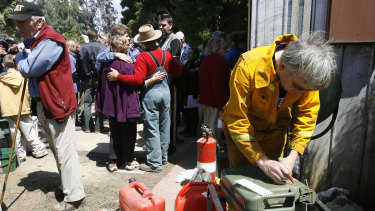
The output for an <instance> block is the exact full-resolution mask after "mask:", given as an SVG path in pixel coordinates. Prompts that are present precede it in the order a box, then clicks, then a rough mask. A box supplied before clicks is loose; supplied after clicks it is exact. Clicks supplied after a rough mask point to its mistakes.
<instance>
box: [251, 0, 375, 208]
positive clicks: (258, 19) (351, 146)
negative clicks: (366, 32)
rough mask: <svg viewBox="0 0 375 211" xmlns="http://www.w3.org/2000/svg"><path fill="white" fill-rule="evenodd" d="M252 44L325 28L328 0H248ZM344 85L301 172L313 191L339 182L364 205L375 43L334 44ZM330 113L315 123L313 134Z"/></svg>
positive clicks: (372, 147) (369, 196)
mask: <svg viewBox="0 0 375 211" xmlns="http://www.w3.org/2000/svg"><path fill="white" fill-rule="evenodd" d="M251 2H252V5H251V8H252V14H251V20H252V21H251V38H250V41H251V43H250V45H251V48H254V47H257V46H262V45H269V44H270V43H272V41H273V40H274V39H275V38H276V37H277V36H279V35H282V34H286V33H294V34H296V35H297V36H299V35H301V34H302V33H304V32H309V31H318V30H324V31H327V30H328V26H329V18H330V17H329V13H330V1H329V0H252V1H251ZM335 47H336V55H337V64H338V72H339V74H340V76H341V79H342V80H341V81H342V85H343V89H342V99H341V100H340V105H339V106H340V109H339V113H338V116H337V119H336V121H335V124H334V127H333V128H332V129H331V131H330V132H328V133H327V134H326V135H324V136H323V137H321V138H319V139H316V140H313V141H311V142H310V143H309V145H308V148H307V151H306V154H305V156H304V160H303V161H304V168H303V178H307V179H309V181H310V185H311V186H312V187H313V188H314V189H315V190H316V191H317V192H319V191H323V190H326V189H328V188H330V187H341V188H345V189H348V190H349V191H350V194H351V197H352V199H353V200H355V201H356V202H357V203H359V204H360V205H362V206H363V207H364V208H366V209H370V206H371V205H370V203H371V204H372V201H371V200H374V199H375V192H374V191H373V190H375V180H374V179H372V175H375V71H374V69H375V56H374V55H375V44H374V43H360V44H354V43H346V44H335ZM329 121H330V118H329V119H328V120H326V121H324V122H323V123H321V124H320V125H318V126H317V127H316V130H315V134H317V133H319V131H322V130H323V129H324V128H326V126H327V125H328V124H329Z"/></svg>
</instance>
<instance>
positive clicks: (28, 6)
mask: <svg viewBox="0 0 375 211" xmlns="http://www.w3.org/2000/svg"><path fill="white" fill-rule="evenodd" d="M31 16H44V13H43V11H42V9H41V8H40V7H39V6H38V5H36V4H33V3H31V2H20V3H18V4H17V5H16V6H15V7H14V9H13V13H12V15H11V16H10V17H9V18H8V19H13V20H16V21H24V20H27V19H29V18H30V17H31Z"/></svg>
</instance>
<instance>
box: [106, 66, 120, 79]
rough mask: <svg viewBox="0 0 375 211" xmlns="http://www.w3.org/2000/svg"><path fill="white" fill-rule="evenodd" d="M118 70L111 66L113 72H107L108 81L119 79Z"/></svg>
mask: <svg viewBox="0 0 375 211" xmlns="http://www.w3.org/2000/svg"><path fill="white" fill-rule="evenodd" d="M118 74H119V73H118V71H117V70H115V69H113V68H111V72H109V73H108V74H107V79H108V81H117V76H118Z"/></svg>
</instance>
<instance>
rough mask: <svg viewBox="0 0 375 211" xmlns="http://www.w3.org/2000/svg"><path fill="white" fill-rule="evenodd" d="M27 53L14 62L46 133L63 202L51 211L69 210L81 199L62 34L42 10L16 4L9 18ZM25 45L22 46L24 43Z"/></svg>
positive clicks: (70, 85)
mask: <svg viewBox="0 0 375 211" xmlns="http://www.w3.org/2000/svg"><path fill="white" fill-rule="evenodd" d="M9 19H13V20H15V22H16V27H17V29H18V30H19V32H20V34H21V37H23V38H24V39H25V41H24V42H26V43H29V44H28V45H29V46H30V50H31V51H30V52H29V53H28V55H26V58H25V59H23V60H21V61H20V62H19V63H18V68H19V70H20V71H21V73H22V74H23V75H24V76H26V77H29V91H30V95H31V96H32V98H33V100H34V101H36V102H37V103H36V110H37V115H38V119H39V121H40V123H41V125H42V127H43V129H44V130H45V132H46V135H47V137H48V142H49V145H50V147H51V150H52V152H53V154H54V157H55V159H56V163H57V168H58V170H59V173H60V176H61V183H62V188H63V193H64V195H65V197H64V201H63V202H61V203H60V204H58V205H57V206H55V207H54V210H73V209H75V208H77V207H79V206H80V205H81V204H82V203H83V202H84V199H85V193H84V190H83V184H82V176H81V170H80V165H79V161H78V154H77V151H76V145H75V144H76V135H75V109H76V108H77V100H76V98H75V94H74V88H73V80H72V75H71V66H70V59H69V51H68V48H67V46H66V43H65V39H64V37H63V36H62V35H60V34H59V33H57V32H56V31H55V30H53V29H52V28H51V27H50V26H48V24H46V23H45V19H44V14H43V12H42V10H41V9H40V8H39V7H38V6H37V5H35V4H33V3H30V2H21V3H19V4H17V5H16V7H15V8H14V10H13V14H12V16H10V17H9ZM25 45H26V44H25Z"/></svg>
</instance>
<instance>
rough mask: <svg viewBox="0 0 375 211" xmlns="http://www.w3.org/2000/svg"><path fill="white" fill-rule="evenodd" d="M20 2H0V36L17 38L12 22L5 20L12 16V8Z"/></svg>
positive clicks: (9, 0) (15, 0) (6, 0)
mask: <svg viewBox="0 0 375 211" xmlns="http://www.w3.org/2000/svg"><path fill="white" fill-rule="evenodd" d="M21 1H22V0H13V1H12V0H0V36H1V37H3V38H7V37H19V35H18V31H17V29H16V26H15V24H14V21H12V20H7V19H8V17H9V16H10V15H11V14H12V12H13V9H14V7H15V6H16V5H17V3H19V2H21Z"/></svg>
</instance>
